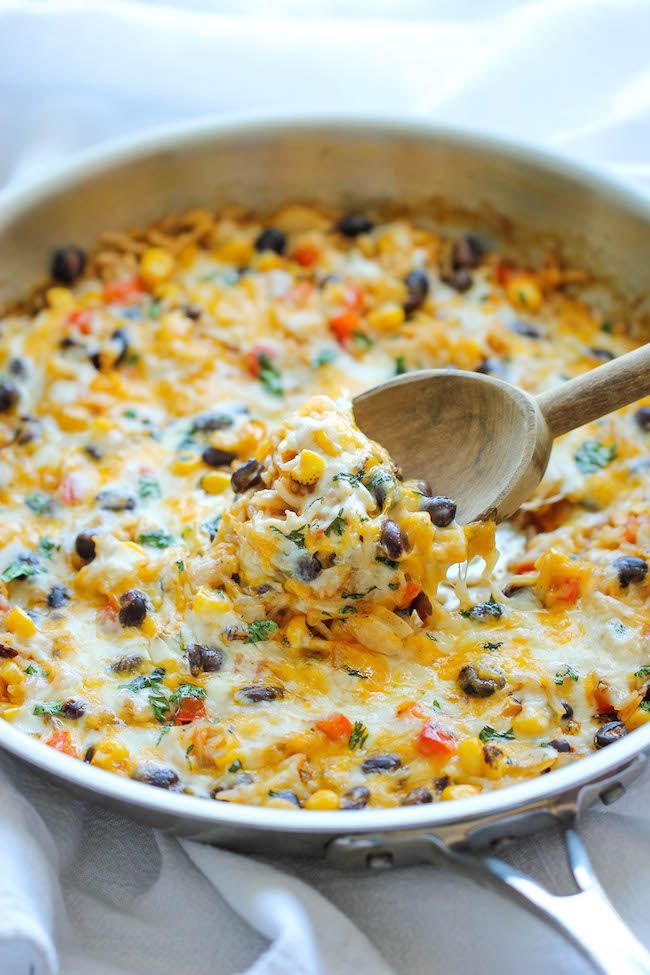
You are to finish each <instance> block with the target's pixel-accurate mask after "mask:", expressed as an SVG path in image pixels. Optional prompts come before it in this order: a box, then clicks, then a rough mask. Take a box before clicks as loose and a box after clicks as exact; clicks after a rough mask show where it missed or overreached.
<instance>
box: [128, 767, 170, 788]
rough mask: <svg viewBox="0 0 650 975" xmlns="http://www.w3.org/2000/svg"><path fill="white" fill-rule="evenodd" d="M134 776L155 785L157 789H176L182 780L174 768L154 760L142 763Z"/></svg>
mask: <svg viewBox="0 0 650 975" xmlns="http://www.w3.org/2000/svg"><path fill="white" fill-rule="evenodd" d="M132 778H134V779H135V780H136V781H137V782H146V783H147V785H154V786H155V787H156V788H157V789H173V790H175V791H176V789H177V786H178V784H179V782H180V779H179V777H178V773H177V772H176V771H175V770H174V769H173V768H169V767H168V766H167V765H156V764H155V763H154V762H147V763H146V764H144V765H140V766H139V767H138V768H137V769H136V770H135V772H134V773H133V776H132Z"/></svg>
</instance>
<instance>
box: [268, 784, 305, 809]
mask: <svg viewBox="0 0 650 975" xmlns="http://www.w3.org/2000/svg"><path fill="white" fill-rule="evenodd" d="M269 799H284V801H285V802H290V803H291V805H292V806H297V807H298V809H300V808H301V806H302V803H301V801H300V799H299V798H298V796H297V795H296V793H295V792H292V791H291V790H290V789H269Z"/></svg>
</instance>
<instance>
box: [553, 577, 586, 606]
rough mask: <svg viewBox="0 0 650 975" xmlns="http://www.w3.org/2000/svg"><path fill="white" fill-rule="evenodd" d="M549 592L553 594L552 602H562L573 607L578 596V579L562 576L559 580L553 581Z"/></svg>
mask: <svg viewBox="0 0 650 975" xmlns="http://www.w3.org/2000/svg"><path fill="white" fill-rule="evenodd" d="M549 591H550V592H551V593H552V594H553V600H554V602H562V603H566V605H567V606H573V605H574V604H575V603H576V602H577V600H578V596H579V595H580V579H578V578H577V577H576V576H564V577H563V578H560V579H554V580H553V582H552V583H551V586H550V590H549Z"/></svg>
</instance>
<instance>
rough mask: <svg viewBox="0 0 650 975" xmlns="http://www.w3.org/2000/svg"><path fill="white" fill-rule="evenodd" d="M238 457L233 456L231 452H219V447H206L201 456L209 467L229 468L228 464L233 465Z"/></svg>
mask: <svg viewBox="0 0 650 975" xmlns="http://www.w3.org/2000/svg"><path fill="white" fill-rule="evenodd" d="M236 456H237V454H233V453H231V452H230V451H229V450H219V448H218V447H206V448H205V450H204V451H203V453H202V454H201V460H202V461H203V463H204V464H207V465H208V467H227V466H228V464H232V462H233V460H234V459H235V457H236Z"/></svg>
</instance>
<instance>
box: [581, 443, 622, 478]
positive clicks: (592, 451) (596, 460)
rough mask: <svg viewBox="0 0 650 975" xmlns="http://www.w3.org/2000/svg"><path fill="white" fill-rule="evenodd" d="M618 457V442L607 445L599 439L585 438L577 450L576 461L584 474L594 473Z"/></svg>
mask: <svg viewBox="0 0 650 975" xmlns="http://www.w3.org/2000/svg"><path fill="white" fill-rule="evenodd" d="M615 457H616V444H612V445H611V447H606V446H605V445H604V444H602V443H600V442H599V441H598V440H585V442H584V443H583V444H582V446H581V447H579V448H578V450H576V452H575V462H576V464H577V465H578V470H579V471H580V472H581V473H582V474H593V473H594V472H595V471H600V470H602V469H603V467H607V465H608V464H609V463H611V461H613V460H614V458H615Z"/></svg>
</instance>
